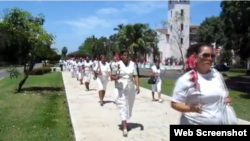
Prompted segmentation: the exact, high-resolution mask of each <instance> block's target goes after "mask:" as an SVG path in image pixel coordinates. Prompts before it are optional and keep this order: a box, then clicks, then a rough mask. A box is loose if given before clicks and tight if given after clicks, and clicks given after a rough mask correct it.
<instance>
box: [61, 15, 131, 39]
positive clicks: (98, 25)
mask: <svg viewBox="0 0 250 141" xmlns="http://www.w3.org/2000/svg"><path fill="white" fill-rule="evenodd" d="M127 22H128V21H127V20H126V19H109V18H101V17H98V16H89V17H86V18H81V19H77V20H69V21H65V22H64V23H65V24H67V25H70V26H71V27H72V32H74V33H76V34H78V35H79V34H81V35H92V34H98V35H101V34H102V35H104V36H105V35H107V34H109V33H111V32H112V33H113V28H114V27H116V26H117V25H118V24H121V23H127Z"/></svg>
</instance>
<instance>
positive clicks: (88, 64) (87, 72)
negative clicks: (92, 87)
mask: <svg viewBox="0 0 250 141" xmlns="http://www.w3.org/2000/svg"><path fill="white" fill-rule="evenodd" d="M92 72H93V63H92V61H90V58H89V57H87V58H86V60H85V61H84V81H85V87H86V91H89V83H90V81H91V76H92Z"/></svg>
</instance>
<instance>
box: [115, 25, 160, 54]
mask: <svg viewBox="0 0 250 141" xmlns="http://www.w3.org/2000/svg"><path fill="white" fill-rule="evenodd" d="M118 27H120V28H119V30H118V33H117V34H116V37H117V42H118V46H119V47H120V48H124V49H127V50H128V51H129V53H130V54H131V55H133V56H134V57H139V54H143V55H145V54H148V53H151V51H152V47H156V46H157V43H158V40H157V34H156V32H155V31H154V30H152V29H150V28H149V25H148V24H142V23H136V24H127V25H123V26H119V25H118Z"/></svg>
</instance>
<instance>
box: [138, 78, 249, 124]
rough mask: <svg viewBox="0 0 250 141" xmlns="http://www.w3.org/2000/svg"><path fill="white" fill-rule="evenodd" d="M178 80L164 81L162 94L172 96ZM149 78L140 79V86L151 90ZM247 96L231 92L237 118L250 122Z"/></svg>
mask: <svg viewBox="0 0 250 141" xmlns="http://www.w3.org/2000/svg"><path fill="white" fill-rule="evenodd" d="M175 81H176V80H172V79H164V80H163V84H162V93H163V94H166V95H168V96H172V93H173V89H174V85H175ZM147 82H148V79H147V78H141V79H140V86H141V87H144V88H147V89H151V86H150V85H149V84H148V83H147ZM244 95H246V94H244V93H242V92H238V91H232V90H230V97H231V99H232V106H233V107H234V109H235V112H236V113H237V116H238V117H239V118H242V119H245V120H247V121H250V110H249V107H250V99H249V98H244V97H242V96H244Z"/></svg>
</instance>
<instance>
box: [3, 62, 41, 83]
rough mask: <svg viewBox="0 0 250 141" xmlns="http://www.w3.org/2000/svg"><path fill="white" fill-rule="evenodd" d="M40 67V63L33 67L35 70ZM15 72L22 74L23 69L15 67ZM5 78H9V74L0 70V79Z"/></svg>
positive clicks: (4, 70)
mask: <svg viewBox="0 0 250 141" xmlns="http://www.w3.org/2000/svg"><path fill="white" fill-rule="evenodd" d="M41 66H42V63H37V64H36V65H35V68H37V67H41ZM17 70H18V71H20V72H22V71H23V67H17ZM6 76H9V74H8V73H7V72H6V69H1V70H0V79H2V78H4V77H6Z"/></svg>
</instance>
